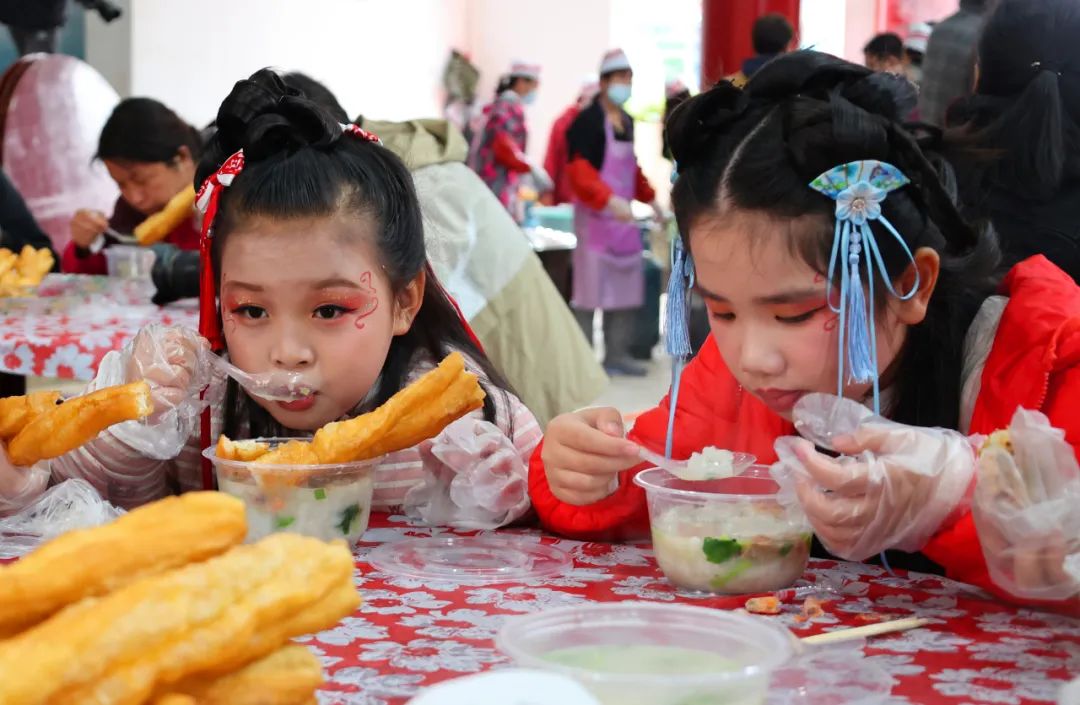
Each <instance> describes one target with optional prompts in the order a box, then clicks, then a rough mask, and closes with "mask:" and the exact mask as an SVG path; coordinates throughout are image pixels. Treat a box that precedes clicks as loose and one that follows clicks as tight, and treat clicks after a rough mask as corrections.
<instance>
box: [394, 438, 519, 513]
mask: <svg viewBox="0 0 1080 705" xmlns="http://www.w3.org/2000/svg"><path fill="white" fill-rule="evenodd" d="M419 450H420V459H421V462H422V463H423V466H424V483H423V484H422V485H417V486H416V487H413V488H412V489H410V490H409V492H408V493H407V494H406V495H405V502H404V509H405V514H406V515H407V516H409V517H412V518H414V519H420V520H421V521H423V522H425V523H427V524H430V525H432V526H453V527H456V528H460V529H495V528H498V527H500V526H504V525H506V524H509V523H510V522H512V521H514V520H515V519H518V518H520V517H521V516H523V515H524V514H525V512H527V511H528V510H529V491H528V472H527V470H526V468H525V462H524V460H523V459H522V458H521V455H520V454H519V453H518V450H517V448H515V447H514V442H513V441H512V440H510V438H508V437H507V436H506V434H505V433H503V432H502V431H501V430H500V429H499V427H498V426H495V425H494V424H491V423H488V422H487V421H482V420H480V419H477V418H475V417H465V418H463V419H459V420H457V421H455V422H454V423H452V424H450V425H449V426H448V427H447V428H446V429H445V430H444V431H443V432H442V433H441V434H439V436H438V437H436V438H435V439H434V440H431V441H425V442H424V443H422V444H421V445H420V447H419Z"/></svg>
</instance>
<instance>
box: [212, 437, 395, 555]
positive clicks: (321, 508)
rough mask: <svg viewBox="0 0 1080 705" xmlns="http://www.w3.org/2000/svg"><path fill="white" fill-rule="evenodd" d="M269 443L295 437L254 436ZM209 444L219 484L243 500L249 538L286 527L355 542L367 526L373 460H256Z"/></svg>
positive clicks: (279, 442) (308, 534)
mask: <svg viewBox="0 0 1080 705" xmlns="http://www.w3.org/2000/svg"><path fill="white" fill-rule="evenodd" d="M257 440H259V441H260V442H264V443H269V444H270V445H271V446H272V447H273V446H276V445H278V444H281V443H284V442H286V441H291V440H297V439H295V438H259V439H257ZM215 451H216V449H215V448H214V447H213V446H211V447H210V448H207V449H206V450H204V451H203V455H204V456H206V458H207V459H209V460H210V462H211V463H213V464H214V473H215V475H216V476H217V483H218V489H219V490H221V491H222V492H226V493H228V494H231V495H233V496H234V497H237V498H239V499H240V500H242V501H243V502H244V505H245V507H246V508H247V522H248V535H247V538H248V541H257V540H259V539H261V538H263V537H265V536H268V535H269V534H272V533H274V532H276V531H290V532H293V533H297V534H303V535H305V536H314V537H315V538H319V539H323V540H324V541H330V540H332V539H341V538H344V539H345V540H347V541H348V542H349V545H350V546H355V545H356V544H357V543H358V542H359V541H360V537H361V536H363V535H364V532H365V531H367V525H368V520H369V519H370V518H371V496H372V494H373V493H374V491H375V465H376V464H377V463H378V461H377V460H365V461H361V462H356V463H341V464H340V465H261V464H259V463H248V462H241V461H238V460H222V459H221V458H219V457H217V453H216V452H215Z"/></svg>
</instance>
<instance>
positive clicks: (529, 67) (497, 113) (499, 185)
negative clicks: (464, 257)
mask: <svg viewBox="0 0 1080 705" xmlns="http://www.w3.org/2000/svg"><path fill="white" fill-rule="evenodd" d="M539 86H540V67H539V66H537V65H535V64H528V63H525V62H523V61H515V62H514V63H513V65H511V67H510V71H509V73H507V74H506V76H505V77H504V78H503V79H502V80H501V81H499V85H498V86H497V87H496V89H495V102H493V103H492V104H491V105H490V106H488V109H487V110H486V113H487V116H486V118H485V120H484V123H483V128H482V129H481V130H480V132H479V134H478V135H477V137H476V143H475V144H474V149H473V151H472V154H471V155H470V164H469V166H471V167H472V169H473V171H475V172H476V173H477V175H479V176H480V178H481V179H483V180H484V183H486V184H487V185H488V188H490V189H491V190H492V192H494V194H495V195H496V196H498V197H499V201H500V202H501V203H502V204H503V206H505V207H506V209H507V210H508V211H509V212H510V214H511V215H514V216H515V217H519V209H518V208H517V200H518V187H519V185H520V180H521V177H522V176H523V175H525V174H530V175H531V176H532V180H533V182H534V183H535V185H536V189H537V191H540V192H547V191H550V190H551V189H552V182H551V177H549V176H548V175H547V172H546V171H544V169H543V167H541V166H539V165H537V164H533V162H532V161H531V160H530V159H529V157H528V155H526V153H525V148H526V145H527V144H528V137H529V133H528V129H527V128H526V125H525V107H526V106H528V105H532V104H533V102H535V100H536V91H537V89H538V87H539Z"/></svg>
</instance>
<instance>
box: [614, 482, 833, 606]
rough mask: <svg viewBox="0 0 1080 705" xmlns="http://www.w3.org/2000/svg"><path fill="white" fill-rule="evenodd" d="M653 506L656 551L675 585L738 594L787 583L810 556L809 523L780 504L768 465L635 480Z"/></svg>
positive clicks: (799, 512) (800, 571)
mask: <svg viewBox="0 0 1080 705" xmlns="http://www.w3.org/2000/svg"><path fill="white" fill-rule="evenodd" d="M634 482H636V483H637V484H638V485H640V486H641V487H644V488H645V494H646V496H647V498H648V503H649V522H650V524H651V525H652V538H653V552H654V553H655V554H656V562H657V563H658V564H659V566H660V570H661V571H663V573H664V575H665V576H666V577H667V579H668V580H670V581H671V583H672V584H674V585H675V586H676V587H678V588H680V589H683V590H688V591H693V592H701V593H715V594H722V595H741V594H746V593H757V592H770V591H773V590H781V589H783V588H786V587H790V586H791V585H792V584H793V583H794V582H795V581H796V580H798V579H799V577H800V576H801V575H802V574H803V572H804V571H805V570H806V563H807V560H809V558H810V540H811V537H812V534H811V529H810V523H809V522H808V521H807V519H806V516H805V515H804V514H803V513H802V510H801V509H799V508H798V507H783V506H781V505H780V503H779V502H778V501H777V499H776V493H777V492H778V491H779V487H778V485H777V484H776V482H775V481H774V480H773V479H772V478H771V477H770V476H769V471H768V468H767V467H765V466H761V465H755V466H753V467H752V468H750V469H749V470H747V471H746V472H745V473H743V474H742V475H739V476H738V477H729V478H724V479H722V480H707V481H703V482H688V481H686V480H680V479H678V478H677V477H675V476H674V475H671V474H670V473H668V472H667V471H666V470H660V469H658V468H654V469H652V470H645V471H643V472H641V473H639V474H638V475H637V477H636V478H634Z"/></svg>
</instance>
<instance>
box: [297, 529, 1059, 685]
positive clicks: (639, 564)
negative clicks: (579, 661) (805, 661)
mask: <svg viewBox="0 0 1080 705" xmlns="http://www.w3.org/2000/svg"><path fill="white" fill-rule="evenodd" d="M450 533H454V532H450V531H448V530H445V529H430V528H414V527H411V526H409V525H408V524H407V523H406V521H405V520H404V519H403V518H401V517H386V516H385V515H376V516H373V517H372V528H370V529H369V530H368V533H367V534H365V536H364V539H365V542H366V543H365V544H363V545H362V546H361V548H360V549H359V551H358V561H357V573H356V581H357V584H358V585H359V587H360V590H361V592H362V593H363V595H364V606H363V607H362V608H361V609H360V610H359V611H358V612H357V613H356V614H355V615H353V616H352V617H349V618H347V619H345V620H343V621H342V622H341V623H340V624H338V626H336V627H335V628H334V629H331V630H329V631H326V632H322V633H321V634H317V635H315V636H312V637H310V638H308V639H305V640H304V642H305V643H306V644H307V645H308V647H309V648H311V649H312V650H313V651H314V652H315V653H316V654H318V655H319V657H320V658H321V659H322V661H323V664H324V665H325V667H326V671H327V676H328V679H329V681H330V682H329V683H328V685H327V686H326V687H325V688H324V689H323V691H322V692H320V694H319V702H320V703H321V704H322V705H400V704H401V703H404V702H406V701H407V700H408V699H409V698H410V697H411V696H412V695H414V694H415V693H416V692H417V691H418V690H419V689H420V688H422V687H423V686H425V685H430V684H433V683H436V682H438V681H441V680H445V679H447V678H454V677H457V676H461V675H464V674H468V673H474V672H477V671H482V670H486V669H488V668H491V667H493V666H497V665H499V664H503V663H505V659H504V658H503V656H502V655H501V654H500V653H499V652H498V651H497V650H496V649H495V647H494V645H493V643H492V637H493V636H494V635H495V633H496V632H497V631H498V629H499V627H500V625H501V624H502V622H503V620H504V619H505V618H506V616H508V615H518V614H526V613H529V612H535V611H538V610H543V609H550V608H553V607H561V606H563V605H576V604H582V603H586V602H611V601H617V600H650V601H659V602H680V603H687V604H696V605H704V606H707V607H714V608H717V609H736V608H739V607H742V605H743V603H744V602H745V598H720V597H717V598H704V599H703V598H691V597H686V596H681V595H679V594H677V592H676V591H675V589H674V588H672V586H671V585H669V584H668V583H667V582H666V581H665V580H664V578H663V576H662V575H661V574H660V572H659V570H658V569H657V568H656V564H655V562H654V561H653V558H652V551H651V550H650V549H649V548H648V547H647V546H645V545H607V544H596V543H579V542H576V541H567V540H561V539H554V538H551V537H546V536H540V535H539V534H538V533H536V532H515V533H524V534H525V535H527V536H534V537H535V538H536V540H538V541H543V542H545V543H553V544H556V545H558V546H559V547H561V548H562V549H563V550H566V551H568V552H569V553H570V554H571V555H572V556H573V558H574V561H575V566H574V569H573V571H572V572H571V573H569V574H568V575H565V576H563V577H560V578H557V579H552V580H544V581H539V582H536V583H526V584H515V585H499V586H491V585H482V586H481V585H476V586H469V585H456V584H451V583H445V584H444V583H433V582H430V581H423V582H421V581H417V580H411V579H407V578H400V577H395V576H391V575H385V574H380V573H377V572H373V571H372V570H371V569H370V567H369V566H368V565H367V563H366V562H364V560H363V556H364V555H365V554H366V552H367V550H368V549H369V548H370V547H371V546H374V545H377V544H379V543H382V542H385V541H396V540H400V539H402V538H404V537H407V536H432V535H443V534H450ZM804 578H805V580H806V581H808V582H811V583H814V584H816V585H818V586H820V587H821V589H822V590H824V591H825V593H826V595H827V596H831V597H833V599H832V600H831V601H829V602H827V603H826V604H825V615H824V616H823V617H821V618H819V619H816V620H814V621H812V622H810V623H800V622H798V621H797V620H796V616H797V615H798V614H799V603H800V602H801V600H799V599H789V600H786V601H785V604H784V611H783V613H782V614H780V615H778V616H776V617H771V618H770V619H777V620H780V621H781V622H782V623H783V624H785V625H786V626H787V627H789V628H790V629H792V631H793V632H794V633H795V634H796V636H808V635H810V634H815V633H818V632H822V631H832V630H835V629H842V628H846V627H854V626H860V625H863V624H865V623H866V621H867V617H866V615H871V614H872V615H875V616H878V617H882V618H889V619H891V618H900V617H908V616H917V617H925V618H927V619H930V620H931V621H932V624H931V625H930V626H929V627H927V628H925V629H919V630H913V631H909V632H905V633H902V634H896V635H891V636H883V637H877V638H875V639H873V640H872V641H871V642H870V645H869V646H868V648H867V649H866V655H867V658H868V659H870V660H871V661H873V662H874V663H876V664H877V665H878V666H880V667H881V668H882V669H883V670H885V671H886V672H888V673H889V674H890V675H891V676H892V677H893V678H894V679H895V681H896V684H895V685H894V687H893V691H892V697H891V699H890V700H889V701H888V703H889V705H902V704H905V703H946V704H955V705H977V704H980V703H993V704H998V705H1034V704H1035V703H1053V702H1055V700H1056V697H1057V691H1058V689H1059V688H1060V687H1061V686H1062V685H1063V684H1064V683H1065V682H1067V680H1068V679H1069V678H1070V677H1071V675H1075V674H1077V673H1080V621H1078V620H1074V619H1069V618H1067V617H1061V616H1057V615H1052V614H1046V613H1040V612H1035V611H1031V610H1025V609H1018V608H1015V607H1011V606H1009V605H1005V604H1002V603H1000V602H996V601H994V600H993V599H991V598H990V597H988V596H986V595H984V594H982V593H980V592H979V591H977V590H976V589H975V588H970V587H968V586H966V585H961V584H959V583H955V582H952V581H950V580H947V579H945V578H941V577H932V576H923V575H917V574H912V575H905V574H898V575H896V576H891V575H889V574H888V573H886V572H885V571H883V570H882V569H880V568H878V567H875V566H868V565H860V564H854V563H837V562H831V561H813V562H812V563H811V565H810V568H809V570H808V571H807V574H806V575H805V576H804Z"/></svg>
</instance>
